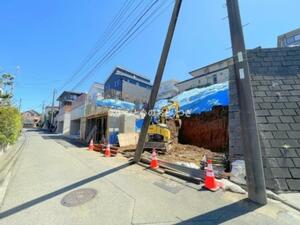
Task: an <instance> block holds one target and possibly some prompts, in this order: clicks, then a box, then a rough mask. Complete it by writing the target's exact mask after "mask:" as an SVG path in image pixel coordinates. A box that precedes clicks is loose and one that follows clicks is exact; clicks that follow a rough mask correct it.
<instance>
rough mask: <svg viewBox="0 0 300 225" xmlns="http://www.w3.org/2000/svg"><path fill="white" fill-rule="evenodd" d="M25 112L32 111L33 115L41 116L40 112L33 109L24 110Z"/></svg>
mask: <svg viewBox="0 0 300 225" xmlns="http://www.w3.org/2000/svg"><path fill="white" fill-rule="evenodd" d="M25 113H30V114H31V115H32V116H40V113H38V112H37V111H35V110H33V109H31V110H27V111H25V112H22V114H25Z"/></svg>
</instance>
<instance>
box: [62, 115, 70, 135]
mask: <svg viewBox="0 0 300 225" xmlns="http://www.w3.org/2000/svg"><path fill="white" fill-rule="evenodd" d="M70 125H71V114H70V113H69V112H68V113H65V115H64V127H63V132H62V133H63V134H66V135H69V134H70Z"/></svg>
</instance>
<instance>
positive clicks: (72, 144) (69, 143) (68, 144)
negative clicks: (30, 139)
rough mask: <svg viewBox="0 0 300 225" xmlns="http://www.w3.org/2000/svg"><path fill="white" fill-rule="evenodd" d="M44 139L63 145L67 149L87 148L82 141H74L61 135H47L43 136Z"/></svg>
mask: <svg viewBox="0 0 300 225" xmlns="http://www.w3.org/2000/svg"><path fill="white" fill-rule="evenodd" d="M41 136H42V138H43V139H46V140H49V139H51V140H53V141H55V142H56V143H58V144H60V145H62V146H63V147H65V148H76V147H77V148H82V147H87V146H86V145H85V144H84V143H82V142H81V141H80V140H77V139H74V138H69V137H66V136H63V135H59V134H46V135H41Z"/></svg>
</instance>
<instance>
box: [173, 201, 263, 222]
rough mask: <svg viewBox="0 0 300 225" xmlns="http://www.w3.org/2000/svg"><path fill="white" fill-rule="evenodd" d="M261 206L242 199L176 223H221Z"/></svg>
mask: <svg viewBox="0 0 300 225" xmlns="http://www.w3.org/2000/svg"><path fill="white" fill-rule="evenodd" d="M259 207H261V205H258V204H255V203H254V202H251V201H250V200H248V199H242V200H240V201H238V202H234V203H232V204H230V205H227V206H224V207H221V208H218V209H215V210H212V211H209V212H207V213H204V214H201V215H199V216H196V217H194V218H191V219H189V220H185V221H182V222H180V223H177V225H192V224H202V223H204V224H221V223H224V222H226V221H229V220H231V219H234V218H237V217H239V216H243V215H245V214H247V213H250V212H253V211H255V210H256V209H258V208H259Z"/></svg>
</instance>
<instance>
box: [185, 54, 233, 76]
mask: <svg viewBox="0 0 300 225" xmlns="http://www.w3.org/2000/svg"><path fill="white" fill-rule="evenodd" d="M229 60H232V58H231V57H230V58H226V59H222V60H220V61H217V62H214V63H211V64H209V65H206V66H203V67H200V68H198V69H194V70H192V71H190V72H189V74H192V73H194V72H196V71H198V70H203V69H205V68H208V67H210V66H213V65H216V64H219V63H222V62H226V61H229ZM211 72H214V71H211Z"/></svg>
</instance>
